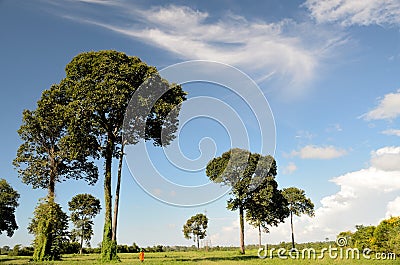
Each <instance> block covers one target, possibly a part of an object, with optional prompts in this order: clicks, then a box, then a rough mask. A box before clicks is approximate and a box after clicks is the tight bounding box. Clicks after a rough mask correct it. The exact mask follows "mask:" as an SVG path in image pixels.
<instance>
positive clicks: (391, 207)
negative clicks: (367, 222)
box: [386, 197, 400, 218]
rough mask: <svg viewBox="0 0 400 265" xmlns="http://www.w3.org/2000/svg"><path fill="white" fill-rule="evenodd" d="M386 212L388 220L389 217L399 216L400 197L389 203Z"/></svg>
mask: <svg viewBox="0 0 400 265" xmlns="http://www.w3.org/2000/svg"><path fill="white" fill-rule="evenodd" d="M386 210H387V211H386V218H390V217H391V216H400V197H396V199H394V200H393V201H391V202H389V203H388V205H387V207H386Z"/></svg>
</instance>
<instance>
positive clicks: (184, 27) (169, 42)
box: [65, 0, 347, 94]
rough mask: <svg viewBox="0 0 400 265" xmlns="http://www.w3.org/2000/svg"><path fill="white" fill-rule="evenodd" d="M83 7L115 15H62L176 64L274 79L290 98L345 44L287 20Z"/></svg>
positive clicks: (181, 9)
mask: <svg viewBox="0 0 400 265" xmlns="http://www.w3.org/2000/svg"><path fill="white" fill-rule="evenodd" d="M84 2H86V3H92V4H98V5H108V6H109V5H112V8H114V9H115V12H112V13H107V14H105V15H106V17H107V20H105V19H98V17H99V16H93V15H92V16H90V15H89V16H88V15H87V14H86V15H79V16H77V15H76V14H74V15H72V14H70V13H69V14H68V13H67V14H65V17H67V18H69V19H74V20H76V21H79V22H82V23H90V24H93V25H97V26H100V27H103V28H106V29H108V30H111V31H113V32H116V33H119V34H122V35H125V36H129V37H132V38H134V39H138V40H141V41H143V42H145V43H148V44H150V45H153V46H156V47H158V48H161V49H163V50H165V51H168V52H170V53H172V54H174V55H175V56H178V58H181V59H202V60H213V61H220V62H223V63H227V64H231V65H234V66H237V67H240V68H242V69H243V70H244V71H246V72H248V73H251V75H252V76H253V77H254V78H255V79H256V80H258V81H259V82H262V81H264V80H266V79H270V78H271V77H272V78H275V80H278V81H281V82H285V85H284V86H282V87H285V88H286V89H287V90H290V92H291V93H292V94H300V93H302V92H304V89H306V88H307V86H306V85H307V84H309V82H310V81H312V80H314V78H315V77H316V71H317V69H320V67H322V64H323V63H322V62H323V61H324V60H326V58H327V57H329V56H331V54H332V50H334V49H335V48H336V47H337V45H343V43H346V41H347V39H346V37H345V36H344V35H343V34H340V33H338V32H334V33H332V32H329V31H327V30H322V28H320V29H319V28H318V27H316V25H315V24H311V23H310V24H307V23H297V22H295V21H293V20H288V19H283V20H281V21H277V22H273V23H271V22H265V21H261V20H251V19H248V18H246V17H244V16H241V15H236V14H232V13H226V14H225V15H224V16H222V17H221V18H219V19H215V18H214V17H213V16H212V15H211V14H210V13H208V12H207V11H202V10H195V9H192V8H190V7H187V6H177V5H167V6H153V7H151V8H148V9H144V8H141V7H139V6H134V4H132V3H128V2H118V1H117V2H114V3H110V2H109V1H104V3H103V1H100V0H85V1H84ZM115 14H118V15H115ZM113 16H115V17H113ZM121 18H123V19H121Z"/></svg>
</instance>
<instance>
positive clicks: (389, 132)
mask: <svg viewBox="0 0 400 265" xmlns="http://www.w3.org/2000/svg"><path fill="white" fill-rule="evenodd" d="M382 133H383V134H386V135H396V136H400V130H399V129H389V130H385V131H383V132H382Z"/></svg>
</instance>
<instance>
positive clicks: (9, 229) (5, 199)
mask: <svg viewBox="0 0 400 265" xmlns="http://www.w3.org/2000/svg"><path fill="white" fill-rule="evenodd" d="M18 199H19V194H18V192H17V191H15V190H14V189H13V188H12V187H11V186H10V184H8V182H7V181H6V180H5V179H0V216H1V218H0V235H1V234H2V233H3V232H6V233H7V236H8V237H12V236H13V234H14V230H17V229H18V225H17V222H16V221H15V208H17V207H18V205H19V204H18Z"/></svg>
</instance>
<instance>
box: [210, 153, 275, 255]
mask: <svg viewBox="0 0 400 265" xmlns="http://www.w3.org/2000/svg"><path fill="white" fill-rule="evenodd" d="M206 174H207V176H208V177H209V178H210V180H212V181H214V182H216V183H222V184H223V185H229V186H230V187H232V189H231V191H230V194H231V195H232V197H231V198H230V199H229V200H228V205H227V208H228V209H229V210H231V211H235V210H239V222H240V251H241V253H242V254H245V247H244V212H245V210H246V209H248V208H249V207H251V203H250V202H251V199H252V196H253V195H254V194H256V193H257V192H258V191H259V190H261V189H263V188H265V185H267V184H268V179H267V178H268V177H271V176H275V175H276V162H275V160H274V158H273V157H272V156H261V155H260V154H256V153H254V154H252V153H250V152H249V151H247V150H243V149H239V148H233V149H231V150H229V151H227V152H225V153H223V154H222V155H221V156H220V157H216V158H214V159H212V160H211V161H210V162H209V163H208V164H207V169H206Z"/></svg>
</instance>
